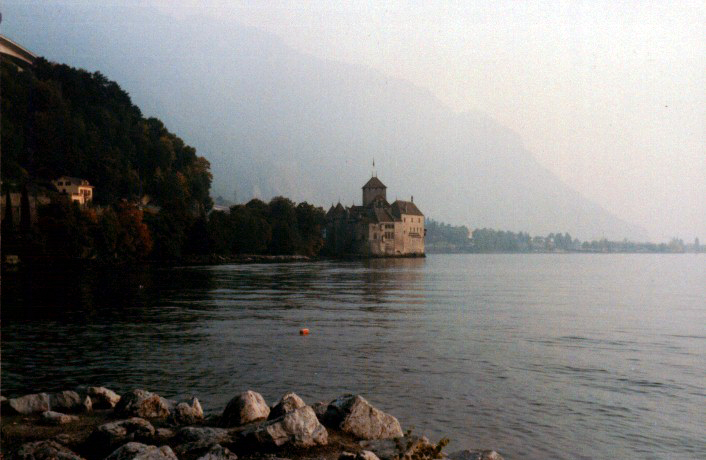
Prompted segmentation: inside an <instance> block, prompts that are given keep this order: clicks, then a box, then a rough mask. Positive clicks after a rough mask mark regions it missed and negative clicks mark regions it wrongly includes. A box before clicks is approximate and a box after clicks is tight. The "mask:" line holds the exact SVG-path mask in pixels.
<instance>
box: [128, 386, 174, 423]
mask: <svg viewBox="0 0 706 460" xmlns="http://www.w3.org/2000/svg"><path fill="white" fill-rule="evenodd" d="M170 406H171V404H169V401H167V400H166V399H164V398H162V397H161V396H159V395H158V394H156V393H150V392H149V391H145V390H132V391H129V392H127V393H125V394H124V395H122V396H120V401H119V402H118V403H117V404H116V405H115V415H117V416H119V417H142V418H165V417H168V416H169V414H170V413H171V411H170V410H169V409H170Z"/></svg>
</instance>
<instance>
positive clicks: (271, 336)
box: [2, 255, 706, 459]
mask: <svg viewBox="0 0 706 460" xmlns="http://www.w3.org/2000/svg"><path fill="white" fill-rule="evenodd" d="M704 261H705V259H704V258H703V257H695V258H687V257H682V258H674V257H669V256H646V255H645V256H626V255H621V256H603V257H593V256H589V255H586V256H572V255H567V256H542V255H536V256H534V255H533V256H431V257H429V258H427V259H426V260H398V261H373V262H368V263H365V262H345V263H316V264H285V265H261V266H259V265H250V266H218V267H201V268H178V269H164V270H135V271H132V272H130V271H128V272H124V273H120V274H119V276H115V274H112V273H110V274H105V273H97V272H92V273H82V274H81V276H78V277H75V276H68V275H67V276H66V277H63V278H62V277H61V276H60V275H57V274H51V275H48V274H38V273H35V274H32V276H31V277H27V278H22V277H21V276H20V277H15V278H11V279H9V280H8V279H7V277H6V279H5V280H3V290H4V292H3V311H2V315H3V316H2V322H3V367H2V382H3V393H4V394H6V395H9V396H12V395H13V394H19V393H23V392H26V391H29V390H32V391H34V390H46V391H53V390H59V389H64V388H66V387H71V386H73V385H76V384H81V383H95V384H103V385H106V386H110V387H114V388H116V389H117V390H120V391H124V390H127V389H130V388H133V387H145V388H149V389H153V390H156V391H159V392H160V393H162V394H163V395H164V396H167V397H188V396H191V395H197V396H199V397H200V399H201V400H202V403H203V405H204V407H205V408H206V410H207V411H212V412H218V411H219V410H221V409H222V408H223V407H224V406H225V404H226V402H227V400H228V399H229V398H230V397H231V396H232V395H233V394H235V393H237V392H239V391H242V390H244V389H247V388H253V389H256V390H258V391H261V392H262V393H263V394H264V395H265V397H266V398H267V399H268V400H269V401H274V400H275V399H276V398H277V397H278V396H280V395H281V394H282V393H284V392H285V391H288V390H292V389H293V390H295V391H297V392H298V393H299V394H300V395H301V396H302V397H304V398H305V399H307V400H309V401H312V402H313V401H317V400H321V399H327V398H331V397H333V396H336V395H338V394H340V393H343V392H349V391H353V392H358V393H362V394H364V395H365V396H366V397H368V398H369V399H371V400H372V401H373V402H374V403H375V404H377V405H379V406H380V407H382V408H383V409H385V410H387V411H390V412H392V413H394V414H396V415H398V416H399V418H400V419H401V421H402V423H403V424H404V425H406V426H410V425H413V426H415V427H416V431H418V432H424V433H427V434H430V435H431V436H432V437H435V438H439V437H441V436H449V437H451V438H452V445H451V448H452V449H455V448H462V447H483V448H486V447H487V448H495V449H497V450H499V451H501V453H503V454H504V455H505V456H506V458H510V459H512V458H566V459H577V458H597V457H625V458H636V457H637V458H640V457H642V458H671V457H680V458H706V444H705V443H704V439H706V434H705V433H704V426H706V416H705V415H704V413H705V411H704V410H703V408H704V397H705V396H706V392H705V391H704V386H705V385H704V382H705V381H706V363H705V361H704V359H703V346H704V339H706V336H704V335H703V330H704V329H703V325H704V324H706V292H705V289H706V288H705V287H704V286H706V279H705V278H706V275H705V273H706V270H705V268H706V265H705V263H704ZM76 280H78V281H76ZM673 286H679V290H676V289H674V288H673ZM665 306H668V308H665ZM300 327H309V328H310V329H311V330H312V334H311V335H310V336H308V337H300V336H299V335H298V334H297V331H298V329H299V328H300Z"/></svg>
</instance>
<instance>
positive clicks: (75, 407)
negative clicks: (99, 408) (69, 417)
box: [49, 390, 93, 414]
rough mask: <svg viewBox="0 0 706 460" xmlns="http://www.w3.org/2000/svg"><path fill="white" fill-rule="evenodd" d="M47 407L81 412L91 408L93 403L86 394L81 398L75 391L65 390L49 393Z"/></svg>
mask: <svg viewBox="0 0 706 460" xmlns="http://www.w3.org/2000/svg"><path fill="white" fill-rule="evenodd" d="M49 407H51V410H53V411H57V412H70V413H74V414H83V413H86V412H91V411H92V410H93V403H92V402H91V398H89V397H88V396H85V397H83V398H82V397H81V396H79V394H78V393H77V392H75V391H71V390H67V391H62V392H59V393H52V394H50V395H49Z"/></svg>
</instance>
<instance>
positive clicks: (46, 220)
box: [1, 59, 324, 262]
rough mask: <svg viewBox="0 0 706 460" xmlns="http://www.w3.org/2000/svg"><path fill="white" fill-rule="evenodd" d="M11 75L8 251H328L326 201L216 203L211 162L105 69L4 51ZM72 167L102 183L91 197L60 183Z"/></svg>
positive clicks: (140, 254)
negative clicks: (26, 61) (18, 62)
mask: <svg viewBox="0 0 706 460" xmlns="http://www.w3.org/2000/svg"><path fill="white" fill-rule="evenodd" d="M1 78H2V82H3V90H2V101H1V107H2V153H3V158H2V161H3V164H2V196H3V199H4V203H5V205H6V206H5V209H4V211H3V215H2V252H3V254H4V255H8V254H14V255H18V256H20V259H21V260H22V261H33V260H34V261H36V260H41V261H45V262H52V261H56V260H67V259H95V260H100V261H110V262H114V261H136V260H180V259H183V258H185V257H189V256H196V255H208V254H220V255H239V254H273V255H282V254H302V255H316V254H318V252H319V251H320V249H321V247H322V245H323V242H322V239H321V230H322V225H323V219H324V211H323V209H321V208H317V207H314V206H312V205H309V204H308V203H299V204H295V203H293V202H292V201H291V200H289V199H286V198H282V197H278V198H274V199H273V200H271V201H270V202H269V203H264V202H262V201H260V200H252V201H250V202H249V203H247V204H245V205H236V206H232V207H231V208H230V209H229V210H228V211H227V212H225V211H211V208H212V205H213V202H212V200H211V198H210V186H211V177H212V176H211V172H210V165H209V163H208V161H207V160H206V159H205V158H203V157H200V156H198V155H197V154H196V150H195V149H194V148H193V147H191V146H188V145H186V144H185V143H184V142H183V141H182V140H181V139H180V138H179V137H177V136H176V135H174V134H172V133H170V132H169V131H168V130H167V129H166V127H165V126H164V124H163V123H162V122H161V121H160V120H158V119H156V118H144V117H142V114H141V112H140V110H139V109H138V108H137V107H136V106H135V105H133V104H132V102H131V100H130V97H129V96H128V94H127V93H126V92H125V91H123V90H122V89H121V88H120V87H119V86H118V84H117V83H115V82H112V81H110V80H108V79H107V78H105V76H103V75H102V74H100V73H98V72H95V73H89V72H86V71H84V70H79V69H75V68H72V67H69V66H66V65H60V64H54V63H50V62H48V61H46V60H44V59H38V60H37V62H36V63H35V64H34V65H33V66H32V67H30V68H25V69H22V70H20V69H19V68H17V67H16V66H14V65H13V64H11V63H8V62H3V63H2V76H1ZM63 175H66V176H72V177H80V178H82V179H86V180H88V181H89V182H90V184H91V185H93V186H94V187H95V189H94V198H93V201H92V203H90V205H89V206H79V205H78V204H77V203H75V202H71V201H70V199H69V198H68V197H67V196H66V195H61V194H59V193H58V191H57V190H56V189H55V188H54V187H53V186H52V185H51V181H52V180H54V179H56V178H58V177H60V176H63ZM13 196H14V197H15V198H13ZM17 196H19V197H20V199H19V202H20V204H19V206H14V207H13V205H12V204H13V203H16V202H17V201H18V200H17V199H16V198H17ZM30 216H32V217H31V218H30Z"/></svg>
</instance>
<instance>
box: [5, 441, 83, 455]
mask: <svg viewBox="0 0 706 460" xmlns="http://www.w3.org/2000/svg"><path fill="white" fill-rule="evenodd" d="M14 458H15V459H17V460H84V459H83V457H80V456H78V455H77V454H76V453H74V452H72V451H71V450H69V449H68V448H66V447H64V446H62V445H61V444H59V443H58V442H56V441H50V440H44V441H36V442H28V443H26V444H22V445H21V446H20V448H19V449H18V450H17V452H16V453H15V456H14Z"/></svg>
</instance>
